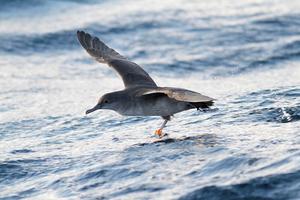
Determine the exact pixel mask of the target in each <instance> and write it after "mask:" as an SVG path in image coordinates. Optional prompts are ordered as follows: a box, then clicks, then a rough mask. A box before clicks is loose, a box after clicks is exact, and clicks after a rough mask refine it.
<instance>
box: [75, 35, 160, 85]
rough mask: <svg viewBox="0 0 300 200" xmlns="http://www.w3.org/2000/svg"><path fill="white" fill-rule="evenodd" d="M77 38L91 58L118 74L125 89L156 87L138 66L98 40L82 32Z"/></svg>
mask: <svg viewBox="0 0 300 200" xmlns="http://www.w3.org/2000/svg"><path fill="white" fill-rule="evenodd" d="M77 38H78V40H79V42H80V44H81V45H82V46H83V48H84V49H85V50H86V51H87V52H88V53H89V54H90V55H91V56H92V57H93V58H95V59H96V60H97V61H98V62H100V63H106V64H108V65H109V66H111V67H112V68H114V69H115V70H116V71H117V72H118V74H119V75H120V76H121V78H122V79H123V82H124V85H125V87H126V88H129V87H132V86H139V85H147V86H156V84H155V82H154V81H153V80H152V78H151V77H150V76H149V74H148V73H147V72H146V71H144V70H143V69H142V68H141V67H140V66H139V65H137V64H136V63H134V62H131V61H129V60H127V59H126V58H125V57H124V56H122V55H120V54H119V53H118V52H116V51H115V50H113V49H111V48H109V47H108V46H106V45H105V44H104V43H103V42H102V41H101V40H99V38H97V37H93V36H91V35H90V34H88V33H85V32H84V31H77Z"/></svg>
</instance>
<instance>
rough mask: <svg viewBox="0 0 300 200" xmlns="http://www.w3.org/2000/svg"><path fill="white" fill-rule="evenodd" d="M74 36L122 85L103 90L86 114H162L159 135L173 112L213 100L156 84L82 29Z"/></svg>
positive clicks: (202, 105) (208, 105)
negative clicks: (101, 112)
mask: <svg viewBox="0 0 300 200" xmlns="http://www.w3.org/2000/svg"><path fill="white" fill-rule="evenodd" d="M77 38H78V40H79V42H80V44H81V45H82V47H83V48H84V49H85V50H86V51H87V52H88V53H89V54H90V55H91V56H92V57H93V58H94V59H96V60H97V61H98V62H100V63H105V64H107V65H108V66H110V67H112V68H113V69H114V70H115V71H116V72H117V73H118V74H119V75H120V76H121V78H122V80H123V83H124V85H125V89H123V90H120V91H115V92H110V93H107V94H104V95H103V96H102V97H101V98H100V99H99V101H98V103H97V104H96V105H95V106H94V107H93V108H91V109H89V110H87V111H86V114H89V113H91V112H94V111H95V110H98V109H109V110H114V111H116V112H117V113H119V114H121V115H125V116H161V117H162V118H163V119H164V122H163V124H162V125H161V127H160V128H159V129H158V130H156V131H155V134H156V135H157V136H159V137H160V138H161V137H162V136H163V134H162V130H163V128H164V127H165V126H166V124H167V122H168V121H169V120H170V119H171V116H173V114H175V113H178V112H182V111H185V110H189V109H193V108H196V109H197V110H199V109H205V108H208V107H210V106H212V105H213V103H214V100H215V99H213V98H211V97H208V96H204V95H202V94H200V93H198V92H194V91H191V90H186V89H181V88H173V87H158V86H157V85H156V83H155V82H154V81H153V79H152V78H151V77H150V76H149V74H148V73H147V72H146V71H145V70H143V69H142V67H140V66H139V65H137V64H136V63H134V62H131V61H129V60H128V59H127V58H125V57H124V56H122V55H120V54H119V53H118V52H116V51H115V50H114V49H112V48H109V47H108V46H106V45H105V44H104V43H103V42H102V41H101V40H99V38H97V37H93V36H91V35H90V34H88V33H85V32H84V31H77Z"/></svg>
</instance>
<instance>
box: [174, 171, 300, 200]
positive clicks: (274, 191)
mask: <svg viewBox="0 0 300 200" xmlns="http://www.w3.org/2000/svg"><path fill="white" fill-rule="evenodd" d="M299 191H300V171H296V172H292V173H287V174H277V175H272V176H265V177H259V178H255V179H252V180H249V181H247V182H245V183H241V184H236V185H229V186H207V187H203V188H201V189H198V190H195V191H193V192H190V193H188V194H186V195H184V196H182V197H180V198H179V199H180V200H189V199H213V200H219V199H220V200H222V199H227V200H242V199H261V200H271V199H272V200H283V199H297V198H298V197H299V195H300V193H299Z"/></svg>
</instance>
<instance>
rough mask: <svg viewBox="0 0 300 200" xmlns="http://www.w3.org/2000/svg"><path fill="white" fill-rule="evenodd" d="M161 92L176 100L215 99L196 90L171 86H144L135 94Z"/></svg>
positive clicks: (198, 100) (197, 100)
mask: <svg viewBox="0 0 300 200" xmlns="http://www.w3.org/2000/svg"><path fill="white" fill-rule="evenodd" d="M155 93H163V94H166V95H167V96H168V97H169V98H172V99H176V100H177V101H186V102H211V101H214V100H215V99H213V98H211V97H208V96H204V95H202V94H200V93H198V92H193V91H190V90H186V89H181V88H171V87H157V88H146V89H144V90H142V91H140V92H139V93H137V96H143V95H148V94H155Z"/></svg>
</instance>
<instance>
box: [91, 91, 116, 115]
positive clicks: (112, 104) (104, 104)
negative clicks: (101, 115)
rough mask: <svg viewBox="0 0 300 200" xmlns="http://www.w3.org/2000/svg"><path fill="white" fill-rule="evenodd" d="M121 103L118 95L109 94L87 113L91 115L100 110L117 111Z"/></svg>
mask: <svg viewBox="0 0 300 200" xmlns="http://www.w3.org/2000/svg"><path fill="white" fill-rule="evenodd" d="M119 101H120V99H119V98H118V95H117V94H115V93H107V94H105V95H103V96H102V97H101V98H100V99H99V101H98V103H97V104H96V105H95V106H94V107H93V108H91V109H88V110H87V111H86V112H85V113H86V114H89V113H91V112H94V111H96V110H99V109H109V110H116V109H117V108H118V104H119V103H118V102H119Z"/></svg>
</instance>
